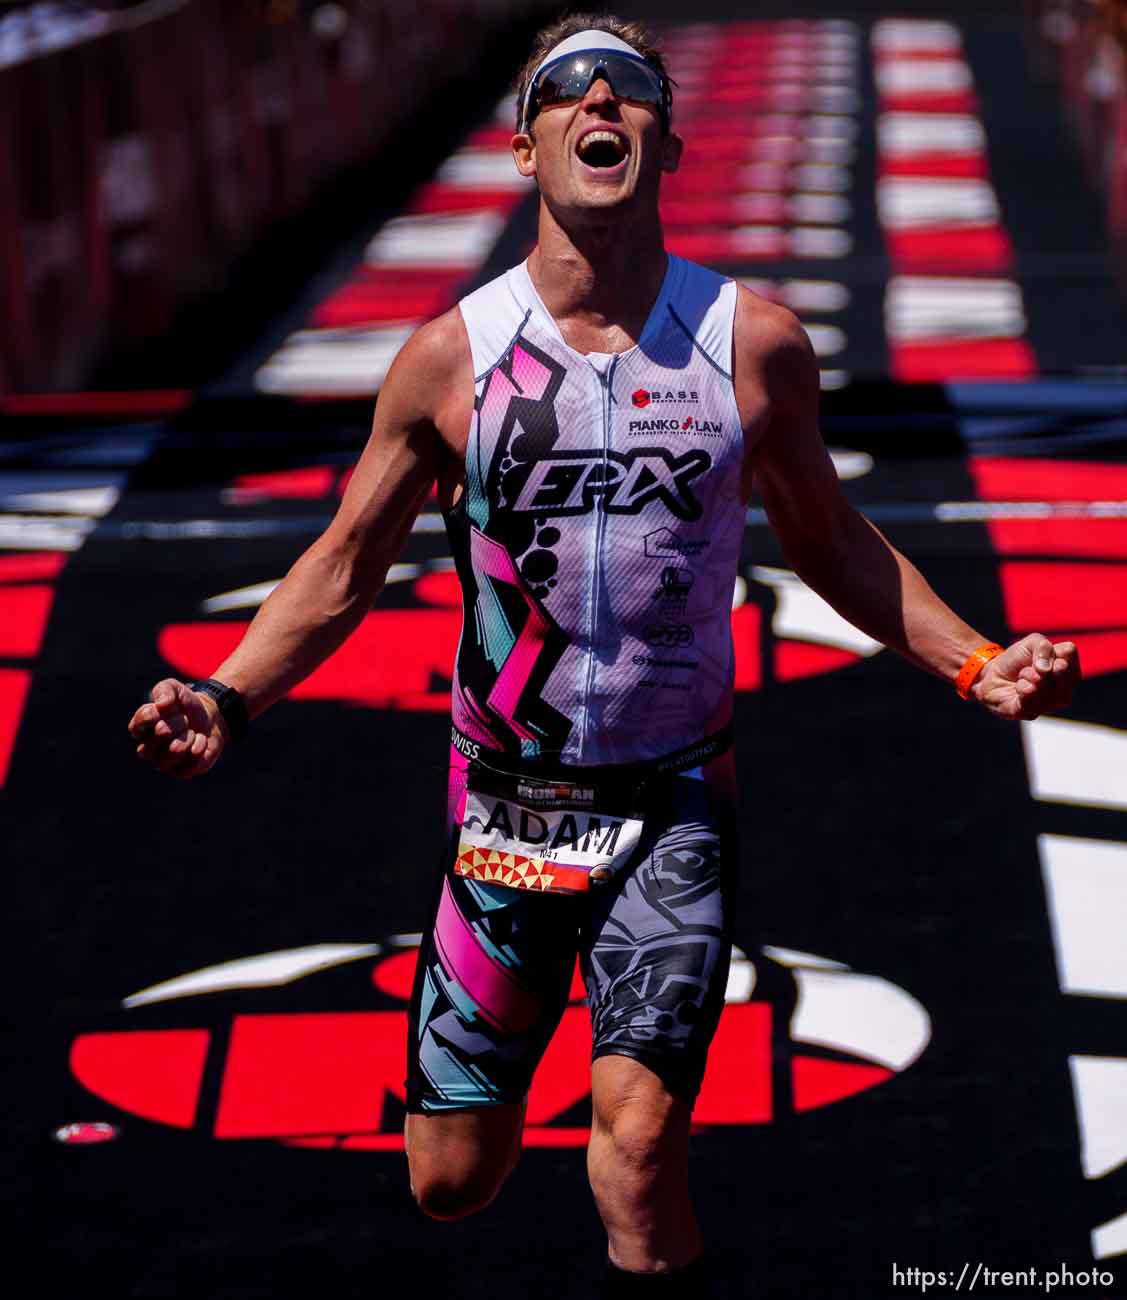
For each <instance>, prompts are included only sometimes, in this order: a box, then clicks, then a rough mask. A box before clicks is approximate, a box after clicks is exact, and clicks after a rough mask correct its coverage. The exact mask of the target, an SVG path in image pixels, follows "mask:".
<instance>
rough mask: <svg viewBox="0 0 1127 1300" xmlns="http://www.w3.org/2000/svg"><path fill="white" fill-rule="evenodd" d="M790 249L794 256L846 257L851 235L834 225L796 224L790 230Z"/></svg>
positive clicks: (849, 247) (849, 251)
mask: <svg viewBox="0 0 1127 1300" xmlns="http://www.w3.org/2000/svg"><path fill="white" fill-rule="evenodd" d="M790 251H791V253H792V254H793V255H794V256H795V257H811V258H814V257H816V258H836V257H848V256H849V254H850V253H851V252H852V251H853V236H852V235H850V234H849V232H848V231H846V230H839V229H838V228H837V227H836V226H796V227H795V228H794V229H793V230H792V231H791V232H790Z"/></svg>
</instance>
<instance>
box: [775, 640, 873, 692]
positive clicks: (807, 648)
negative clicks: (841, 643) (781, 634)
mask: <svg viewBox="0 0 1127 1300" xmlns="http://www.w3.org/2000/svg"><path fill="white" fill-rule="evenodd" d="M861 658H862V656H861V655H858V654H854V653H853V651H852V650H842V649H840V648H839V647H837V646H832V645H814V644H812V643H810V642H806V641H779V642H778V643H777V644H776V646H775V673H776V675H777V676H778V678H779V680H780V681H781V682H791V681H794V680H795V679H796V678H799V677H813V676H816V675H817V674H818V673H832V672H834V671H835V670H836V669H838V668H849V667H850V666H851V665H852V664H855V663H858V662H859V661H860V660H861Z"/></svg>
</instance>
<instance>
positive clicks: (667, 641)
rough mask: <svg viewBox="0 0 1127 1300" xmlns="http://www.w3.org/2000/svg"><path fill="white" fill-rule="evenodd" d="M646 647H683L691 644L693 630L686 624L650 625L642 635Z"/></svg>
mask: <svg viewBox="0 0 1127 1300" xmlns="http://www.w3.org/2000/svg"><path fill="white" fill-rule="evenodd" d="M642 639H643V640H644V641H645V643H646V645H648V646H654V647H657V646H683V645H692V644H693V629H692V628H691V627H690V626H689V625H688V623H651V624H650V626H649V627H647V628H646V629H645V631H644V632H643V633H642Z"/></svg>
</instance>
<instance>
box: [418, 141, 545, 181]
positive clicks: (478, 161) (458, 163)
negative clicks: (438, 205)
mask: <svg viewBox="0 0 1127 1300" xmlns="http://www.w3.org/2000/svg"><path fill="white" fill-rule="evenodd" d="M435 180H436V181H440V182H441V183H442V184H443V185H454V186H457V187H458V188H459V189H471V190H481V189H487V190H500V189H504V190H526V189H531V188H532V187H533V186H534V185H535V184H536V182H535V181H534V180H533V179H532V177H530V176H522V175H521V174H520V172H518V171H517V169H516V164H515V163H514V162H513V155H512V154H511V153H510V152H509V151H508V150H507V149H506V150H505V151H504V152H503V153H502V152H501V151H499V150H497V149H460V150H459V151H458V152H457V153H456V154H454V155H453V156H452V157H450V158H448V159H447V160H446V161H445V162H444V163H443V164H442V166H441V167H440V168H439V169H438V172H437V174H436V175H435Z"/></svg>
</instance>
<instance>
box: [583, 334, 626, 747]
mask: <svg viewBox="0 0 1127 1300" xmlns="http://www.w3.org/2000/svg"><path fill="white" fill-rule="evenodd" d="M588 364H590V363H588ZM617 365H618V354H617V353H616V354H615V355H614V356H612V357H611V362H610V365H609V367H608V368H607V372H606V377H605V378H604V377H603V376H602V375H601V374H599V372H598V371H597V370H596V371H595V373H596V374H598V375H599V378H600V379H601V380H602V382H603V466H602V468H603V483H604V484H605V483H606V479H607V473H608V471H609V469H610V461H609V458H608V452H609V451H610V420H611V409H610V408H611V392H612V390H613V385H614V372H615V368H616V367H617ZM592 369H595V368H594V367H592ZM594 513H595V527H594V539H595V540H594V545H593V547H592V550H591V599H590V602H589V607H590V611H591V614H590V627H589V635H588V637H587V674H586V681H585V683H584V687H583V698H582V700H581V701H580V712H579V718H580V729H579V761H580V762H583V761H585V760H586V757H587V729H588V710H587V705H588V702H589V701H590V699H591V687H592V684H593V682H594V678H595V636H596V633H597V629H598V626H599V585H600V584H599V559H600V556H601V554H602V549H603V530H604V528H605V527H606V492H605V490H604V491H602V492H600V493H599V504H598V508H597V509H596V510H595V512H594Z"/></svg>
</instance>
